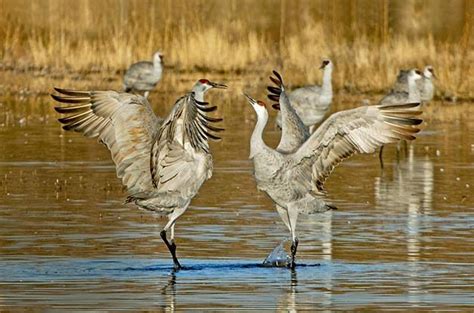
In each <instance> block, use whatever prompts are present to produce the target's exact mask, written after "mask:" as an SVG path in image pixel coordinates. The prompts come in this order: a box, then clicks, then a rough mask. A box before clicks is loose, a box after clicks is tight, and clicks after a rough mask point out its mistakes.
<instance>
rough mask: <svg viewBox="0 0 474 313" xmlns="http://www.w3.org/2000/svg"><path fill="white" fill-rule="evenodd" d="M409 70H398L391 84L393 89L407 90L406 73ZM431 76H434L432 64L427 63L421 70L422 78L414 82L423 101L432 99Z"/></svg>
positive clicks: (433, 89) (407, 73) (432, 86)
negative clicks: (393, 82)
mask: <svg viewBox="0 0 474 313" xmlns="http://www.w3.org/2000/svg"><path fill="white" fill-rule="evenodd" d="M409 73H410V71H409V70H400V72H399V73H398V76H397V79H396V81H395V84H394V86H393V90H394V91H404V92H408V75H409ZM433 78H436V75H435V72H434V69H433V66H431V65H427V66H425V68H424V70H423V77H422V79H420V80H418V81H417V82H416V84H417V87H418V91H419V93H420V99H421V101H422V102H423V103H425V102H429V101H431V100H432V99H433V96H434V91H435V87H434V84H433Z"/></svg>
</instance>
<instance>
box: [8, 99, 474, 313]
mask: <svg viewBox="0 0 474 313" xmlns="http://www.w3.org/2000/svg"><path fill="white" fill-rule="evenodd" d="M212 97H213V99H214V100H215V101H214V102H216V103H218V104H219V103H222V107H223V108H222V111H223V112H222V115H224V117H225V118H226V120H225V124H224V126H225V128H226V132H225V133H224V140H223V141H222V142H219V143H215V144H213V145H212V150H213V152H214V155H215V157H214V158H215V170H214V176H213V177H212V179H211V180H209V181H208V182H206V183H205V185H204V186H203V188H202V189H201V192H200V194H199V195H198V196H197V197H196V198H195V199H194V200H193V202H192V205H191V207H190V208H189V210H188V211H187V212H186V214H185V215H184V216H182V217H181V218H180V220H179V221H178V224H177V227H176V232H177V234H176V235H177V244H178V256H179V257H180V258H181V263H182V264H183V265H184V266H185V269H184V270H182V271H179V272H176V273H175V272H173V270H172V262H171V259H170V257H169V255H168V251H167V249H166V247H165V245H164V244H163V243H162V242H161V240H160V238H159V231H160V230H161V228H160V227H161V226H162V225H163V221H162V220H159V219H157V218H155V217H153V216H151V215H149V214H148V213H147V212H143V211H140V210H137V209H136V208H135V207H133V206H132V205H124V204H123V201H124V198H125V193H124V192H123V191H122V187H121V185H120V182H119V181H118V179H117V178H116V176H115V171H114V166H113V164H112V163H111V161H110V159H109V154H108V152H107V151H106V150H105V148H103V147H102V146H101V145H99V144H97V143H95V142H94V140H91V139H87V138H83V137H82V136H81V135H79V134H75V133H65V132H63V131H62V130H61V129H60V127H59V125H58V123H57V122H56V121H55V120H54V117H55V114H54V112H53V111H52V110H51V105H52V103H51V102H50V101H49V100H47V99H42V98H40V99H38V100H37V105H38V106H39V107H40V108H41V109H40V110H36V111H35V112H34V113H28V110H27V109H25V108H22V107H21V103H16V104H14V105H11V104H9V103H6V104H5V105H4V106H3V113H2V112H0V114H3V115H1V116H0V118H1V120H0V124H1V127H0V143H1V145H2V154H1V155H0V265H1V266H0V311H3V310H15V309H16V310H25V309H36V310H38V309H50V308H57V309H66V308H76V309H97V308H105V309H128V310H139V309H141V310H157V311H159V310H163V309H167V310H169V311H173V310H176V311H183V310H188V309H206V308H214V309H222V310H228V309H232V310H237V309H247V310H250V309H256V308H262V309H263V308H266V309H273V310H275V309H276V310H281V311H286V310H288V311H290V310H291V311H293V310H302V309H315V308H321V309H328V310H336V309H342V310H344V309H364V310H373V311H380V310H397V309H400V310H403V309H408V308H410V309H411V310H423V309H426V310H427V309H453V308H455V309H464V310H466V311H469V310H472V309H474V297H473V293H474V265H473V262H474V236H473V234H474V229H473V228H474V198H473V192H472V190H473V188H474V179H473V178H474V162H473V161H474V134H473V132H472V129H473V126H474V122H471V121H469V120H467V121H464V122H455V123H453V122H450V123H441V122H436V123H434V122H431V123H428V124H427V126H426V129H425V130H424V131H423V132H422V134H420V137H419V138H418V139H417V140H416V142H414V143H413V144H409V145H408V151H407V153H406V155H405V152H403V153H401V154H402V155H401V158H400V161H399V162H397V161H396V153H395V150H396V149H395V146H389V147H387V148H386V149H385V163H386V168H385V170H384V171H382V170H380V168H379V165H378V158H377V156H376V155H374V156H372V155H369V156H367V155H365V156H356V157H353V158H352V159H350V160H348V161H346V162H345V163H343V165H341V166H340V167H339V168H338V169H337V170H336V171H335V172H334V173H333V175H332V176H331V178H330V179H329V180H328V182H327V185H326V189H327V191H328V193H329V194H328V195H329V197H330V198H331V199H332V200H333V202H334V203H335V204H336V206H337V207H338V210H337V211H332V212H327V213H324V214H319V215H312V216H309V217H301V218H300V220H299V225H298V235H299V238H300V246H299V251H298V259H297V261H298V264H299V266H298V267H297V269H296V270H295V271H290V270H288V269H285V268H265V267H262V266H261V263H262V262H263V260H264V258H265V257H266V256H267V254H268V253H270V252H271V250H272V249H273V248H274V247H275V246H276V245H277V244H279V243H280V241H281V240H282V239H283V238H285V237H287V236H288V235H289V234H288V233H287V231H286V229H285V228H284V226H283V224H282V222H281V221H280V219H279V217H278V215H277V213H276V211H275V210H274V208H273V206H272V203H271V202H270V201H269V200H268V199H267V198H266V196H265V195H263V194H262V193H260V192H258V191H257V190H256V187H255V182H254V180H253V177H252V165H251V163H250V162H249V160H248V140H249V136H250V132H251V130H252V128H253V124H254V118H253V113H252V111H251V109H250V107H248V105H246V104H245V102H244V101H243V99H241V98H232V101H229V102H226V101H225V100H224V99H225V98H224V97H223V96H219V95H213V96H212ZM356 102H357V101H356ZM167 103H169V101H167ZM7 105H9V107H7V108H6V109H5V106H7ZM437 105H439V104H437ZM162 111H166V109H165V108H159V109H158V110H157V112H162ZM25 112H26V113H25ZM41 112H43V113H41ZM23 115H25V117H23ZM2 121H3V122H2ZM267 133H268V134H267V138H266V140H267V141H268V143H271V144H275V143H276V142H277V140H278V135H279V133H278V132H277V131H276V130H275V129H274V127H273V125H269V126H268V128H267Z"/></svg>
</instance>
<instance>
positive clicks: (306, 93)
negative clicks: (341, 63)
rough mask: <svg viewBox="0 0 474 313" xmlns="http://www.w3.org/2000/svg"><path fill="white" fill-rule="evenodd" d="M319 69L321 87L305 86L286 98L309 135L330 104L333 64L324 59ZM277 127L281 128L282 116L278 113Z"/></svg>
mask: <svg viewBox="0 0 474 313" xmlns="http://www.w3.org/2000/svg"><path fill="white" fill-rule="evenodd" d="M320 69H322V70H323V71H324V73H323V84H322V85H321V86H318V85H313V86H305V87H301V88H298V89H295V90H293V91H292V92H290V93H289V94H288V98H289V99H290V101H291V104H292V105H293V108H294V109H295V110H296V113H298V115H299V116H300V118H301V120H302V121H303V123H304V125H306V126H307V127H309V129H310V133H312V132H313V131H314V125H315V124H318V123H319V122H321V121H322V120H323V118H324V116H325V115H326V113H327V111H328V109H329V106H330V104H331V102H332V83H331V78H332V70H333V63H332V62H331V60H329V59H324V60H323V62H322V64H321V66H320ZM276 123H277V125H278V126H279V127H280V128H282V116H281V114H280V113H279V114H278V115H277V119H276Z"/></svg>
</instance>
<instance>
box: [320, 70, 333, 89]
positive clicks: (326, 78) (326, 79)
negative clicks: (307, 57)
mask: <svg viewBox="0 0 474 313" xmlns="http://www.w3.org/2000/svg"><path fill="white" fill-rule="evenodd" d="M331 80H332V66H326V67H325V68H324V72H323V85H322V89H323V93H324V94H327V95H329V94H332V82H331Z"/></svg>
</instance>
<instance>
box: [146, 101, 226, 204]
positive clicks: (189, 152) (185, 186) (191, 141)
mask: <svg viewBox="0 0 474 313" xmlns="http://www.w3.org/2000/svg"><path fill="white" fill-rule="evenodd" d="M215 108H216V107H214V106H208V104H207V103H204V102H198V101H196V100H195V98H194V93H189V94H187V95H185V96H183V97H182V98H180V99H178V101H177V102H176V103H175V105H174V107H173V109H172V111H171V113H170V114H169V116H168V117H167V119H166V120H165V121H164V122H163V125H162V126H161V128H160V131H159V133H158V138H157V140H156V141H155V142H154V144H153V148H152V151H151V168H152V172H151V174H152V179H153V185H154V186H155V187H156V188H157V192H159V193H163V192H172V193H173V194H176V193H178V194H179V195H180V198H181V199H190V198H192V197H193V196H194V195H195V194H196V193H197V192H198V190H199V188H200V187H201V185H202V183H203V182H204V181H205V180H206V179H208V178H210V176H211V173H212V157H211V155H210V152H209V143H208V141H209V139H215V140H218V139H220V138H219V137H217V136H216V135H214V134H212V131H216V132H217V131H222V130H223V129H222V128H218V127H214V126H211V124H210V123H214V122H220V121H222V119H218V118H212V117H209V116H207V115H206V113H208V112H211V111H214V110H215Z"/></svg>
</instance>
